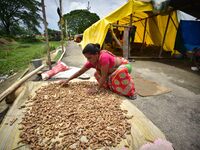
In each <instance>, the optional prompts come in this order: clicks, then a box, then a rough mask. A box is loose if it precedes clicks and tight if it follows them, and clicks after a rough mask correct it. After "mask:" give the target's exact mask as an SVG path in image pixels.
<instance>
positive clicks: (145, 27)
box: [140, 19, 147, 52]
mask: <svg viewBox="0 0 200 150" xmlns="http://www.w3.org/2000/svg"><path fill="white" fill-rule="evenodd" d="M146 29H147V19H145V22H144V34H143V39H142V46H141V48H140V52H142V51H143V46H144V41H145V36H146Z"/></svg>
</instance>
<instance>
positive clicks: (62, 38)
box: [60, 0, 64, 52]
mask: <svg viewBox="0 0 200 150" xmlns="http://www.w3.org/2000/svg"><path fill="white" fill-rule="evenodd" d="M60 15H61V18H60V30H61V45H62V52H64V45H63V42H64V37H63V24H64V20H63V16H62V0H60Z"/></svg>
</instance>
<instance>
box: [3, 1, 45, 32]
mask: <svg viewBox="0 0 200 150" xmlns="http://www.w3.org/2000/svg"><path fill="white" fill-rule="evenodd" d="M40 6H41V4H40V2H38V1H37V0H0V8H1V9H0V28H1V33H4V34H7V35H11V34H14V35H16V31H18V29H20V28H24V29H26V30H27V31H29V32H32V33H37V32H38V29H37V27H40V21H41V17H40V14H39V11H40ZM19 31H21V30H19ZM18 34H20V33H18Z"/></svg>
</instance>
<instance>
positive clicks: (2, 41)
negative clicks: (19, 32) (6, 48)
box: [0, 38, 15, 45]
mask: <svg viewBox="0 0 200 150" xmlns="http://www.w3.org/2000/svg"><path fill="white" fill-rule="evenodd" d="M14 42H15V40H13V39H10V38H7V39H5V38H0V45H8V44H11V43H14Z"/></svg>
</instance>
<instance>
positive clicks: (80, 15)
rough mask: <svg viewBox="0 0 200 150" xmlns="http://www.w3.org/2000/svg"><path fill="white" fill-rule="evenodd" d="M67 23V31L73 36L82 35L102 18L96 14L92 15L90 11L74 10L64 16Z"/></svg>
mask: <svg viewBox="0 0 200 150" xmlns="http://www.w3.org/2000/svg"><path fill="white" fill-rule="evenodd" d="M64 19H65V20H66V21H67V30H68V32H69V33H70V34H71V35H75V34H81V33H83V32H84V31H85V29H87V28H88V27H89V26H91V25H92V24H93V23H95V22H97V21H98V20H99V19H100V18H99V16H98V15H97V14H96V13H91V12H89V11H88V10H85V9H83V10H74V11H71V12H70V13H68V14H65V15H64Z"/></svg>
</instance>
